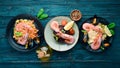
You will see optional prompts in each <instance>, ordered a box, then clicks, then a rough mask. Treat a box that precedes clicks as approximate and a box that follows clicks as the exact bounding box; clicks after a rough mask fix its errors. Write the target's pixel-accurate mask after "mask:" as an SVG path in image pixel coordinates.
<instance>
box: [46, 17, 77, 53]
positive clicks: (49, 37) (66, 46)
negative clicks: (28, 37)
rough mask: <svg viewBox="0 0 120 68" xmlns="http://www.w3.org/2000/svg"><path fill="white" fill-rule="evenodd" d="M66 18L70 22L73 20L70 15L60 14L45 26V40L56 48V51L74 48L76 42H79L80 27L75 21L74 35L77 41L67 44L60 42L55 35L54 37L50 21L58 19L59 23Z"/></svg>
mask: <svg viewBox="0 0 120 68" xmlns="http://www.w3.org/2000/svg"><path fill="white" fill-rule="evenodd" d="M63 19H65V20H67V21H68V22H70V21H72V20H71V19H70V18H69V17H65V16H58V17H55V18H53V19H51V20H50V21H49V22H48V23H47V25H46V27H45V31H44V37H45V41H46V42H47V44H48V45H49V46H50V47H51V48H52V49H54V50H56V51H67V50H69V49H71V48H73V47H74V46H75V44H76V43H77V41H78V38H79V29H78V26H77V24H76V23H74V26H73V29H74V30H75V34H74V35H73V36H74V38H75V42H74V43H73V44H71V45H69V44H66V43H60V42H57V41H56V40H55V39H54V37H53V30H52V29H51V28H50V23H51V22H52V21H58V23H61V21H62V20H63Z"/></svg>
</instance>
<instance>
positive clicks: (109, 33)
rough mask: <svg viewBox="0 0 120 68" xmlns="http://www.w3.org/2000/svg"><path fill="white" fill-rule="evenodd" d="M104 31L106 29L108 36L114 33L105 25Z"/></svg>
mask: <svg viewBox="0 0 120 68" xmlns="http://www.w3.org/2000/svg"><path fill="white" fill-rule="evenodd" d="M104 31H105V33H106V34H107V36H109V37H111V36H112V34H111V32H110V30H109V29H108V27H107V26H105V27H104Z"/></svg>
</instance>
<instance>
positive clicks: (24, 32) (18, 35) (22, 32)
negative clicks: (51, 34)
mask: <svg viewBox="0 0 120 68" xmlns="http://www.w3.org/2000/svg"><path fill="white" fill-rule="evenodd" d="M38 31H39V30H38V29H37V28H36V27H35V25H34V20H28V19H18V20H16V22H15V27H14V32H13V34H14V35H13V38H14V39H15V40H16V41H17V43H18V44H21V45H25V48H28V45H30V44H31V43H32V41H31V40H36V39H37V40H36V41H37V42H38V43H39V39H38Z"/></svg>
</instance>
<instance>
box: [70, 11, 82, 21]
mask: <svg viewBox="0 0 120 68" xmlns="http://www.w3.org/2000/svg"><path fill="white" fill-rule="evenodd" d="M70 17H71V19H72V20H73V21H78V20H80V19H81V17H82V14H81V12H80V11H79V10H73V11H72V12H71V14H70Z"/></svg>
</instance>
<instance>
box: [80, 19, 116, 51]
mask: <svg viewBox="0 0 120 68" xmlns="http://www.w3.org/2000/svg"><path fill="white" fill-rule="evenodd" d="M114 27H115V23H110V24H108V25H105V24H103V23H102V22H101V23H96V18H95V19H94V20H93V22H92V23H87V22H86V23H84V24H83V25H82V29H83V30H81V31H82V32H83V33H84V37H83V42H84V43H88V44H89V45H90V47H91V49H92V50H98V49H99V48H102V49H104V48H105V47H108V46H109V45H110V43H109V42H104V41H106V40H107V39H108V38H110V37H112V36H113V35H114V30H113V28H114Z"/></svg>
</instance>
